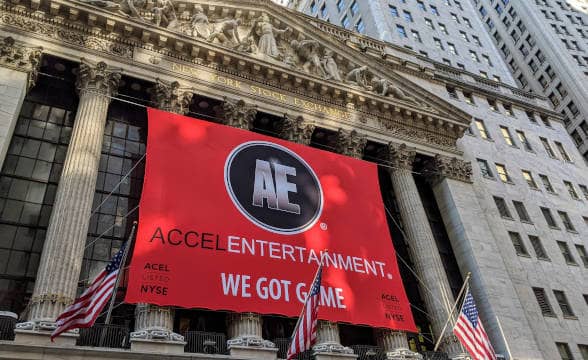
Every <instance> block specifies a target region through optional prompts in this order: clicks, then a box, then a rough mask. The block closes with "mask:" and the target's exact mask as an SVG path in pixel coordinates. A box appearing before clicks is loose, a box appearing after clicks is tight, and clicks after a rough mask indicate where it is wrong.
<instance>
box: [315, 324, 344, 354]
mask: <svg viewBox="0 0 588 360" xmlns="http://www.w3.org/2000/svg"><path fill="white" fill-rule="evenodd" d="M317 333H318V334H317V344H316V345H315V346H313V348H312V350H313V352H314V353H315V354H316V353H334V354H349V355H352V354H353V349H351V348H348V347H346V346H343V345H341V343H340V342H341V340H340V338H339V326H338V325H337V323H335V322H331V321H324V320H319V322H318V325H317Z"/></svg>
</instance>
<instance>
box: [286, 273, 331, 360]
mask: <svg viewBox="0 0 588 360" xmlns="http://www.w3.org/2000/svg"><path fill="white" fill-rule="evenodd" d="M322 277H323V265H322V263H321V265H319V268H318V271H317V272H316V276H315V278H314V281H313V282H312V287H311V288H310V293H309V294H308V296H307V297H306V302H305V303H304V307H303V308H302V313H301V314H300V319H299V320H298V325H297V326H296V329H294V334H293V336H292V344H290V349H288V356H287V357H286V358H287V360H291V359H293V358H294V357H295V356H296V355H298V354H300V353H302V352H304V351H306V350H310V349H311V348H312V346H313V345H314V344H315V343H316V326H317V323H318V307H319V297H320V293H321V279H322Z"/></svg>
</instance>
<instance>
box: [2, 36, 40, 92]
mask: <svg viewBox="0 0 588 360" xmlns="http://www.w3.org/2000/svg"><path fill="white" fill-rule="evenodd" d="M42 52H43V48H42V47H40V46H39V47H29V46H25V45H21V44H17V43H16V41H15V40H14V38H12V37H10V36H7V37H5V38H4V39H2V41H1V42H0V66H4V67H8V68H11V69H14V70H18V71H22V72H26V73H28V74H29V79H28V84H27V89H31V88H32V87H33V86H34V85H35V82H36V81H37V75H38V73H39V68H40V66H41V54H42Z"/></svg>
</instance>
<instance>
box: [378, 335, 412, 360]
mask: <svg viewBox="0 0 588 360" xmlns="http://www.w3.org/2000/svg"><path fill="white" fill-rule="evenodd" d="M376 343H377V344H378V346H379V347H380V348H382V349H383V350H384V351H385V352H386V359H388V360H422V358H423V357H422V355H421V354H418V353H415V352H412V351H411V350H410V349H409V348H408V339H407V337H406V333H405V332H403V331H393V330H389V329H378V330H376Z"/></svg>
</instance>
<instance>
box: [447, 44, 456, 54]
mask: <svg viewBox="0 0 588 360" xmlns="http://www.w3.org/2000/svg"><path fill="white" fill-rule="evenodd" d="M447 46H448V47H449V52H450V53H451V54H453V55H457V49H456V48H455V45H454V44H452V43H447Z"/></svg>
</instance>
